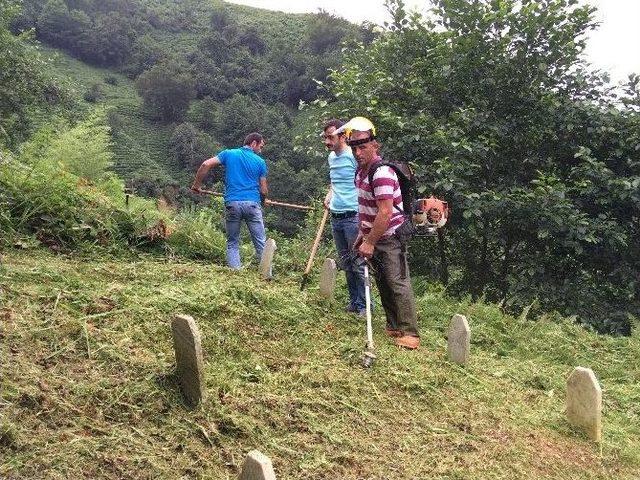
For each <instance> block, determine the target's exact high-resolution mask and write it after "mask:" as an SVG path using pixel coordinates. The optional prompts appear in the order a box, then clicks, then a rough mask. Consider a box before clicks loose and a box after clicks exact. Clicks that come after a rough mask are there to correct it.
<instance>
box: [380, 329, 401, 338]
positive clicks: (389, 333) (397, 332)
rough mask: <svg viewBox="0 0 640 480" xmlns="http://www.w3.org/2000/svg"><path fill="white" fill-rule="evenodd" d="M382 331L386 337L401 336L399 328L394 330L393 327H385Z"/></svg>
mask: <svg viewBox="0 0 640 480" xmlns="http://www.w3.org/2000/svg"><path fill="white" fill-rule="evenodd" d="M384 333H386V334H387V336H388V337H391V338H395V337H401V336H402V332H401V331H400V330H396V329H395V328H389V327H387V328H385V329H384Z"/></svg>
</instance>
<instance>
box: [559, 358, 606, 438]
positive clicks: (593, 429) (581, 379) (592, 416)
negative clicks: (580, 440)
mask: <svg viewBox="0 0 640 480" xmlns="http://www.w3.org/2000/svg"><path fill="white" fill-rule="evenodd" d="M567 418H568V420H569V423H571V424H572V425H575V426H576V427H579V428H582V429H584V431H585V432H586V433H587V435H588V436H589V438H590V439H591V440H595V441H596V442H599V441H600V439H601V438H602V389H601V388H600V384H599V383H598V379H597V378H596V376H595V375H594V373H593V371H592V370H591V369H589V368H583V367H576V368H575V369H574V370H573V372H572V373H571V375H569V378H568V379H567Z"/></svg>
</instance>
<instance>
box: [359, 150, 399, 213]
mask: <svg viewBox="0 0 640 480" xmlns="http://www.w3.org/2000/svg"><path fill="white" fill-rule="evenodd" d="M385 165H386V166H387V167H389V168H391V169H392V170H393V171H394V172H395V174H396V177H398V172H397V170H396V167H395V166H394V165H393V164H392V163H389V162H385V161H384V160H380V161H377V162H375V163H374V164H373V165H371V166H370V167H369V174H368V175H367V177H368V178H369V186H370V187H371V193H372V194H373V196H374V197H375V196H376V194H375V192H374V190H373V176H374V175H375V173H376V171H377V170H378V168H380V167H382V166H385ZM398 185H400V177H398ZM400 193H402V188H400ZM393 208H395V209H396V210H397V211H399V212H400V213H404V212H403V211H402V210H400V207H398V206H397V205H396V204H395V203H394V204H393Z"/></svg>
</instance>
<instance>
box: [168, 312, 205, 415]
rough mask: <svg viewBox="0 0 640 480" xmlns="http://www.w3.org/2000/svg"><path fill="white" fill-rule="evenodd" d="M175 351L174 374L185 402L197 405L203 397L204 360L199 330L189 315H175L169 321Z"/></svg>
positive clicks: (191, 405)
mask: <svg viewBox="0 0 640 480" xmlns="http://www.w3.org/2000/svg"><path fill="white" fill-rule="evenodd" d="M171 330H172V332H173V347H174V349H175V351H176V375H177V378H178V382H179V383H180V387H181V389H182V394H183V395H184V398H185V403H186V404H187V405H189V406H190V407H192V408H195V407H197V406H198V405H199V404H200V402H202V400H203V399H204V362H203V360H202V344H201V339H200V332H199V331H198V326H197V325H196V322H195V320H194V319H193V318H192V317H190V316H189V315H176V316H175V317H174V319H173V321H172V322H171Z"/></svg>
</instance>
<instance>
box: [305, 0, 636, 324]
mask: <svg viewBox="0 0 640 480" xmlns="http://www.w3.org/2000/svg"><path fill="white" fill-rule="evenodd" d="M389 4H390V6H391V11H392V14H393V16H394V22H393V24H391V25H390V26H389V27H390V28H389V31H388V32H387V33H386V34H385V35H383V36H381V37H380V38H379V39H378V40H376V41H374V42H373V44H372V45H367V46H365V45H356V46H354V47H353V48H349V49H348V51H347V52H346V53H345V58H344V62H343V66H342V67H341V68H339V69H337V70H336V71H334V72H333V74H332V75H331V80H330V82H329V83H328V84H327V87H326V92H327V94H326V99H325V100H323V101H316V102H315V106H316V110H314V111H315V114H316V115H319V116H324V115H327V114H328V113H329V112H332V113H333V112H339V113H340V114H341V115H342V116H345V117H349V116H353V115H356V114H364V115H366V116H369V117H370V118H371V119H372V120H373V121H374V123H375V124H376V125H378V129H379V132H380V134H381V138H382V143H383V144H384V147H385V150H386V152H387V154H388V155H389V156H391V157H397V158H400V159H404V160H409V161H411V162H414V164H415V165H416V168H417V171H418V175H419V178H420V179H421V181H422V185H421V192H422V193H425V194H430V193H434V194H437V195H439V196H441V197H443V198H445V199H446V200H448V201H449V203H450V204H451V206H452V207H453V212H454V213H453V216H452V218H451V220H450V222H449V226H448V228H447V231H448V234H447V235H446V238H445V239H444V240H443V242H441V243H440V245H439V247H440V249H444V250H445V251H446V262H444V264H443V265H441V268H443V269H444V270H445V271H444V272H440V273H441V275H440V278H449V279H450V282H449V286H448V288H449V290H450V291H451V292H458V293H465V292H470V293H471V294H472V296H473V297H474V298H479V297H484V298H487V299H488V300H491V301H497V302H501V303H502V304H504V305H506V306H508V307H514V308H522V307H524V306H525V305H528V304H531V303H532V302H535V304H536V305H541V306H542V308H544V309H552V308H557V309H559V310H560V311H562V312H564V313H567V314H569V313H572V314H575V313H577V314H578V315H579V317H580V320H581V321H582V322H584V323H586V324H590V325H593V326H596V327H597V328H598V329H601V330H603V331H619V332H624V331H625V330H626V329H627V328H628V323H627V322H628V320H627V318H626V314H627V313H633V314H635V315H637V314H638V307H639V305H640V304H639V302H638V300H639V298H638V292H639V288H640V284H639V283H638V280H639V278H638V271H640V269H639V267H640V264H639V263H638V258H639V257H638V253H639V252H638V245H639V242H638V240H639V234H640V222H639V212H640V193H639V190H638V186H640V157H639V154H640V133H639V132H640V115H638V110H637V103H634V102H637V98H638V96H637V85H638V77H637V76H636V77H633V78H631V79H630V82H629V83H628V85H627V86H626V92H625V93H621V94H616V92H615V91H614V90H613V89H612V88H611V87H608V86H607V84H606V83H605V78H604V77H603V76H599V75H596V74H593V73H590V72H589V71H588V69H587V68H586V65H585V62H584V59H583V57H582V56H581V53H582V51H583V49H584V45H585V34H586V32H587V31H589V30H591V29H593V28H594V25H595V24H594V20H593V17H592V14H593V9H592V8H591V7H588V6H579V5H578V4H577V2H575V1H573V0H544V1H537V2H533V1H529V2H522V3H521V2H516V1H494V2H489V1H486V2H473V3H468V2H459V1H453V0H442V1H438V2H435V5H436V6H435V8H434V10H433V16H432V17H431V19H430V20H428V21H427V20H425V19H423V18H421V17H419V16H408V15H407V14H406V13H405V11H404V5H403V2H401V1H391V2H389ZM416 253H417V254H419V255H420V256H421V257H423V258H424V257H431V258H433V259H437V258H439V252H438V250H437V249H436V246H435V245H433V244H431V245H425V244H422V245H420V248H419V249H416ZM432 268H433V264H432V265H429V264H428V263H424V262H423V267H422V268H421V273H423V274H428V273H429V272H430V271H432Z"/></svg>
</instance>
